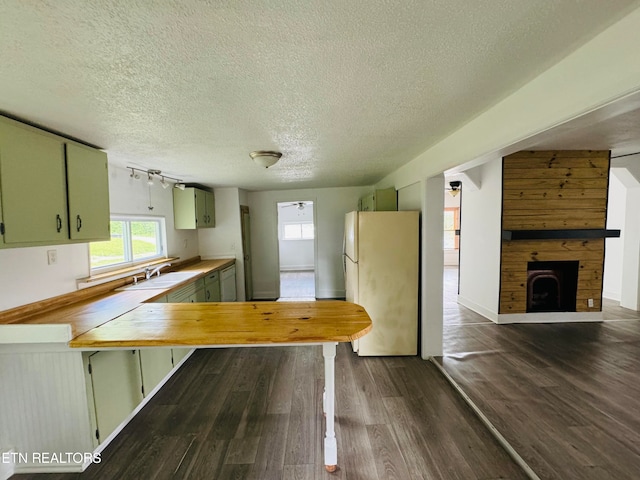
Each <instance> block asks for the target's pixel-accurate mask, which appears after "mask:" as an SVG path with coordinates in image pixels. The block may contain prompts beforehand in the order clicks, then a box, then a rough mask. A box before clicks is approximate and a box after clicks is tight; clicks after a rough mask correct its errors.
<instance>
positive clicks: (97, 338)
mask: <svg viewBox="0 0 640 480" xmlns="http://www.w3.org/2000/svg"><path fill="white" fill-rule="evenodd" d="M370 330H371V319H370V318H369V316H368V314H367V313H366V311H365V309H364V308H363V307H361V306H360V305H356V304H354V303H350V302H343V301H337V300H335V301H319V302H229V303H173V304H171V303H168V304H162V303H156V304H143V305H140V306H139V307H137V308H136V309H134V310H132V311H130V312H127V313H125V314H124V315H122V316H120V317H118V318H117V319H114V320H112V321H110V322H108V323H105V324H103V325H101V326H99V327H97V328H94V329H92V330H90V331H89V332H86V333H84V334H82V335H80V336H78V337H76V338H74V339H73V340H72V341H71V342H69V346H70V347H73V348H86V349H103V348H110V347H113V348H121V347H129V346H131V347H153V346H156V347H157V346H179V345H190V346H214V345H255V344H275V343H280V344H282V343H314V342H332V341H335V342H347V341H351V340H355V339H357V338H360V337H361V336H363V335H364V334H366V333H367V332H369V331H370Z"/></svg>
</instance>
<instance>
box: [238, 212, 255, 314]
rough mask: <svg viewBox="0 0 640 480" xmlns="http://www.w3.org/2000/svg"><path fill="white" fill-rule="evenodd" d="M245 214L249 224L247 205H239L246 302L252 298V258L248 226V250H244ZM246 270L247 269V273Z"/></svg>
mask: <svg viewBox="0 0 640 480" xmlns="http://www.w3.org/2000/svg"><path fill="white" fill-rule="evenodd" d="M245 215H247V216H248V217H249V225H251V213H250V211H249V207H248V206H247V205H240V235H241V238H242V265H243V268H244V298H245V301H247V302H248V301H250V300H252V299H253V273H252V271H251V270H252V269H251V266H252V265H253V260H252V259H251V228H249V240H248V242H249V245H248V247H249V248H248V250H249V251H248V252H247V251H245V242H246V241H247V238H246V234H247V232H246V230H245V228H244V216H245ZM247 256H249V262H248V263H249V265H247ZM247 271H249V275H247Z"/></svg>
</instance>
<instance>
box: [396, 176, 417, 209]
mask: <svg viewBox="0 0 640 480" xmlns="http://www.w3.org/2000/svg"><path fill="white" fill-rule="evenodd" d="M398 210H400V211H404V210H417V211H422V183H421V182H416V183H414V184H412V185H407V186H406V187H404V188H401V189H400V190H398Z"/></svg>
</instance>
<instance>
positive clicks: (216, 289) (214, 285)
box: [204, 271, 220, 302]
mask: <svg viewBox="0 0 640 480" xmlns="http://www.w3.org/2000/svg"><path fill="white" fill-rule="evenodd" d="M204 293H205V300H204V301H205V302H219V301H220V272H218V271H215V272H211V273H209V274H208V275H207V276H206V277H204Z"/></svg>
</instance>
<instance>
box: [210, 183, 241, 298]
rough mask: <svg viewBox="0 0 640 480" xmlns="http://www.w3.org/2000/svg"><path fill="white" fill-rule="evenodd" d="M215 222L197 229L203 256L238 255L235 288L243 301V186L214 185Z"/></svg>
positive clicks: (221, 256) (236, 256) (233, 256)
mask: <svg viewBox="0 0 640 480" xmlns="http://www.w3.org/2000/svg"><path fill="white" fill-rule="evenodd" d="M213 192H214V195H215V203H216V226H215V228H202V229H200V230H198V239H199V244H200V256H201V257H202V258H204V259H214V258H235V259H236V292H237V295H238V300H240V301H244V299H245V291H244V257H243V255H242V225H241V217H240V190H239V189H238V188H231V187H228V188H215V189H214V191H213Z"/></svg>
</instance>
